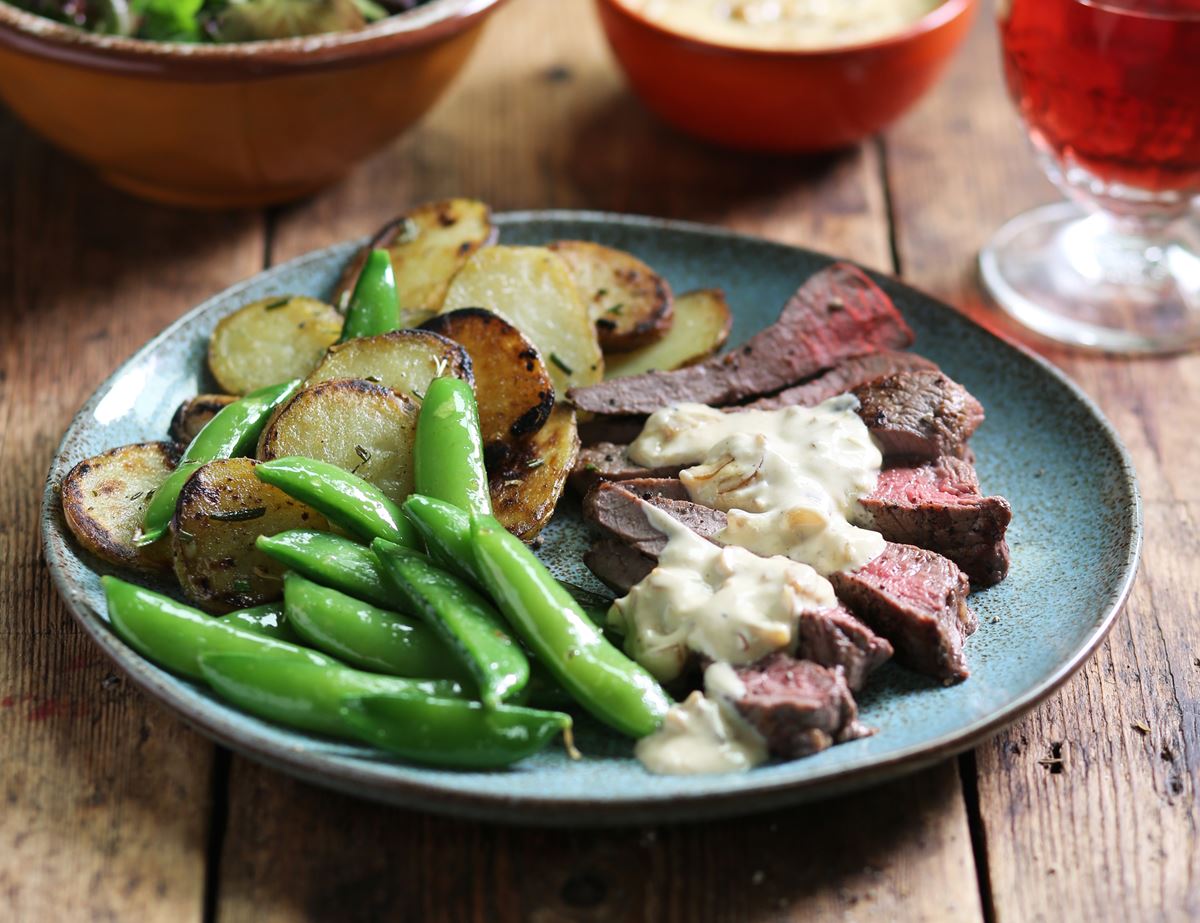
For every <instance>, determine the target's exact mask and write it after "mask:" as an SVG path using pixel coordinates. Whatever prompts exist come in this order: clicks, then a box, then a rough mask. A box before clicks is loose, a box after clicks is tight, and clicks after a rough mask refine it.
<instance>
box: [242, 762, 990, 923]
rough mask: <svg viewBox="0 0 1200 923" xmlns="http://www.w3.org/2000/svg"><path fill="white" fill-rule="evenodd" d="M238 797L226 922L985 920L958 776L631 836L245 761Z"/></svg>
mask: <svg viewBox="0 0 1200 923" xmlns="http://www.w3.org/2000/svg"><path fill="white" fill-rule="evenodd" d="M230 789H231V795H232V796H233V799H232V802H231V804H232V812H231V815H230V822H229V829H228V834H227V838H226V843H227V848H226V854H225V862H224V865H223V868H222V875H221V904H220V919H221V920H223V921H229V923H242V921H254V923H286V921H293V920H325V919H337V920H339V921H345V923H355V921H360V920H361V921H375V920H383V919H394V920H421V921H424V923H450V921H458V920H479V921H488V923H493V921H496V923H499V921H510V920H512V921H517V920H529V921H538V923H557V921H579V923H602V921H604V923H607V921H630V923H634V921H636V923H691V921H695V920H706V921H714V923H735V921H737V923H741V921H759V920H761V921H766V920H778V921H785V920H790V921H810V920H827V919H828V920H845V921H860V920H861V921H870V920H880V919H889V918H890V919H898V920H905V921H940V920H955V921H966V920H976V919H980V918H981V917H980V909H979V899H978V894H977V892H976V890H975V884H974V870H973V867H972V864H971V852H970V844H969V842H967V834H966V830H965V826H964V824H963V823H962V822H961V803H960V802H961V799H960V798H959V794H958V785H957V776H956V773H955V769H954V764H953V763H946V764H943V765H942V766H940V767H938V768H937V769H934V770H931V771H929V772H926V773H922V774H920V775H917V776H914V777H911V778H908V779H904V780H901V781H899V782H895V783H891V784H888V785H885V786H881V787H879V788H875V789H872V790H870V791H868V792H863V793H861V794H856V795H851V796H847V797H844V798H838V799H834V800H831V801H828V802H825V803H823V804H820V805H814V806H811V807H807V808H797V809H793V810H788V811H780V812H778V813H776V814H773V815H771V816H769V817H767V818H758V819H741V820H733V821H726V822H722V823H715V824H706V825H704V826H703V827H688V826H684V827H665V828H644V829H632V830H621V831H594V830H589V831H578V832H561V831H549V830H520V829H514V828H510V827H500V826H490V825H483V824H474V823H467V822H462V821H451V820H445V819H441V818H436V817H432V816H428V815H422V814H415V813H411V812H405V811H400V810H395V809H391V808H386V807H381V806H377V805H366V804H363V803H362V802H359V801H355V800H353V799H349V798H346V797H344V796H341V795H333V794H330V793H328V792H325V791H321V790H318V789H315V788H312V787H310V786H308V785H305V784H303V783H300V782H296V781H293V780H291V779H285V778H283V777H280V776H278V775H276V774H274V773H272V772H270V771H269V770H266V769H263V768H261V767H259V766H256V765H253V764H250V763H247V762H244V761H240V760H237V761H235V769H234V773H233V777H232V780H231V786H230ZM934 882H936V883H937V885H936V887H933V886H931V883H934Z"/></svg>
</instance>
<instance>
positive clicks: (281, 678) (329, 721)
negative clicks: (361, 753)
mask: <svg viewBox="0 0 1200 923" xmlns="http://www.w3.org/2000/svg"><path fill="white" fill-rule="evenodd" d="M297 667H298V668H299V669H294V668H297ZM200 672H201V673H203V674H204V681H205V682H206V683H208V685H209V686H211V687H212V689H213V691H214V692H216V693H217V695H219V696H221V698H223V699H226V700H227V701H229V702H231V703H232V704H234V705H236V706H237V707H238V708H240V709H242V710H243V711H246V712H249V713H250V714H252V715H257V716H258V717H260V718H266V719H267V720H268V721H275V722H277V723H279V724H285V725H287V726H288V727H294V728H298V729H299V730H302V731H313V732H315V733H317V734H328V735H329V736H330V737H344V738H350V739H355V736H356V735H354V734H353V733H351V732H350V731H349V730H347V728H346V724H345V722H344V721H343V720H342V716H341V710H342V700H343V699H345V698H346V697H347V696H360V695H396V694H410V695H417V696H419V697H421V698H428V697H430V696H436V697H438V698H439V699H447V700H450V701H453V700H454V699H455V698H456V697H457V696H460V695H461V694H462V690H461V688H460V687H459V686H458V684H457V683H454V682H449V681H447V680H428V679H424V680H421V679H401V678H400V677H398V676H380V675H378V674H376V673H364V672H363V671H362V670H353V669H351V668H350V667H345V666H341V665H340V664H331V665H327V666H312V665H311V664H305V663H297V662H296V661H294V660H283V659H281V658H279V657H273V656H271V655H269V654H266V655H264V654H257V655H256V654H205V655H203V656H202V657H201V658H200Z"/></svg>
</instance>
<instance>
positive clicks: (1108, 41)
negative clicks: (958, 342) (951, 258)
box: [979, 0, 1200, 353]
mask: <svg viewBox="0 0 1200 923" xmlns="http://www.w3.org/2000/svg"><path fill="white" fill-rule="evenodd" d="M998 13H999V21H1000V38H1001V46H1002V49H1003V54H1004V73H1005V78H1006V80H1007V83H1008V89H1009V92H1010V94H1011V95H1012V98H1013V100H1014V102H1015V103H1016V105H1017V108H1018V109H1019V111H1020V114H1021V117H1022V119H1023V120H1024V122H1025V127H1026V128H1027V130H1028V132H1029V137H1030V139H1031V141H1032V142H1033V146H1034V148H1035V150H1036V151H1037V154H1038V157H1039V160H1040V161H1041V164H1042V166H1043V168H1044V169H1045V170H1046V172H1047V174H1048V175H1049V176H1050V178H1051V179H1052V180H1053V181H1054V182H1055V184H1057V185H1058V187H1059V188H1060V189H1061V190H1062V191H1063V192H1065V193H1066V195H1067V198H1068V201H1066V202H1058V203H1055V204H1052V205H1046V206H1042V207H1040V208H1035V209H1034V210H1032V211H1030V212H1026V213H1025V214H1023V215H1020V216H1018V217H1017V218H1014V219H1012V220H1011V221H1009V222H1008V223H1007V224H1006V225H1004V226H1003V227H1002V228H1000V230H999V231H998V232H997V233H996V234H995V236H994V237H993V238H992V240H991V241H990V242H989V243H988V244H987V246H986V247H984V249H983V250H982V252H981V253H980V257H979V263H980V272H981V275H982V278H983V283H984V286H985V287H986V289H987V291H988V293H989V294H990V295H991V296H992V298H993V299H994V300H995V301H996V303H997V304H998V305H999V306H1000V307H1001V308H1002V309H1004V310H1005V311H1007V312H1008V313H1009V314H1011V315H1012V316H1014V317H1015V318H1016V319H1017V320H1018V321H1020V322H1021V323H1023V324H1025V325H1026V326H1027V327H1030V328H1032V329H1033V330H1035V331H1037V332H1038V333H1040V334H1042V335H1044V336H1047V337H1049V338H1051V339H1055V340H1058V341H1061V342H1065V343H1069V344H1072V345H1074V346H1079V347H1085V348H1092V349H1101V350H1106V351H1111V352H1143V353H1156V352H1176V351H1181V350H1186V349H1191V348H1194V347H1197V346H1200V222H1198V220H1197V217H1198V216H1197V211H1196V204H1197V202H1198V201H1200V200H1197V198H1196V197H1197V196H1200V0H998Z"/></svg>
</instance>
